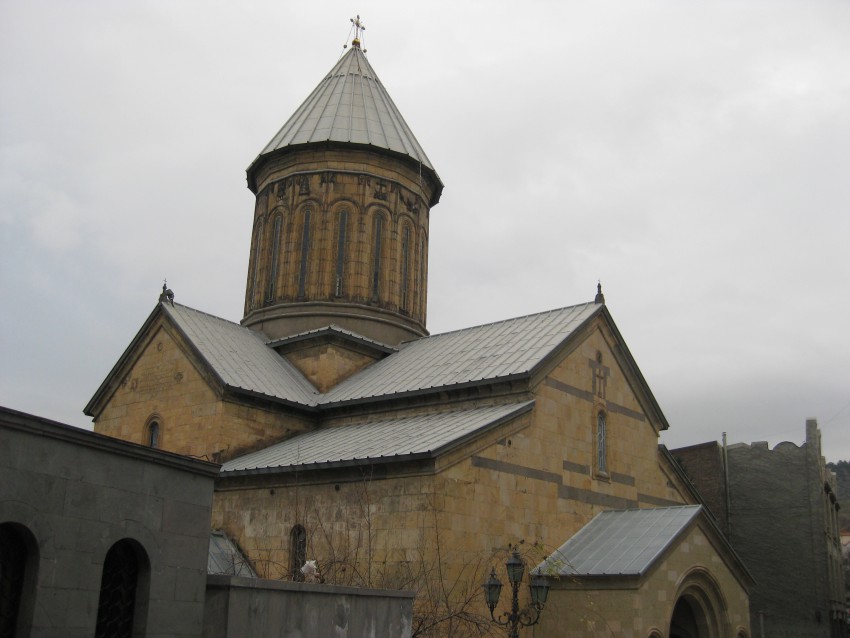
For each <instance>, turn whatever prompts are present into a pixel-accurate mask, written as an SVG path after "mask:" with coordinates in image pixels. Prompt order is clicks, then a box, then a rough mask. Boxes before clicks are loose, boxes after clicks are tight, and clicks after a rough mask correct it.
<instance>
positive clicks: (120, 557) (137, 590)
mask: <svg viewBox="0 0 850 638" xmlns="http://www.w3.org/2000/svg"><path fill="white" fill-rule="evenodd" d="M149 571H150V563H149V561H148V557H147V554H146V552H145V550H144V548H143V547H142V546H141V545H140V544H139V543H138V542H137V541H135V540H133V539H130V538H125V539H122V540H120V541H118V542H117V543H115V544H114V545H113V546H112V547H110V548H109V551H108V552H107V553H106V557H105V559H104V562H103V574H102V576H101V584H100V598H99V600H98V608H97V627H96V629H95V638H107V637H109V638H134V637H135V636H141V635H144V626H145V617H146V615H147V602H148V601H147V596H148V591H147V589H148V582H149V581H148V579H149Z"/></svg>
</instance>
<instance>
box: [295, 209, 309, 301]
mask: <svg viewBox="0 0 850 638" xmlns="http://www.w3.org/2000/svg"><path fill="white" fill-rule="evenodd" d="M311 214H312V212H311V211H310V209H309V208H306V209H304V227H303V228H302V229H301V264H300V265H299V267H298V297H299V298H302V299H303V298H304V297H305V296H306V293H307V269H308V268H309V267H310V262H309V257H310V217H311Z"/></svg>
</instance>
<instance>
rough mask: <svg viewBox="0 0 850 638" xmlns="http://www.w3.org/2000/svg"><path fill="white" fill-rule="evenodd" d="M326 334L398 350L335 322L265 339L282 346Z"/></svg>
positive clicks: (269, 343)
mask: <svg viewBox="0 0 850 638" xmlns="http://www.w3.org/2000/svg"><path fill="white" fill-rule="evenodd" d="M327 334H337V335H339V336H341V337H343V338H345V339H349V340H351V341H355V342H358V343H364V344H366V345H368V346H370V347H374V348H375V349H376V350H381V351H383V352H395V351H396V350H398V348H395V347H393V346H391V345H388V344H386V343H381V342H380V341H375V340H374V339H369V338H368V337H364V336H363V335H361V334H357V333H356V332H354V331H352V330H348V329H347V328H343V327H342V326H338V325H336V324H335V323H332V324H330V325H327V326H325V327H323V328H314V329H313V330H305V331H304V332H298V333H296V334H294V335H289V336H287V337H281V338H280V339H275V340H273V341H271V340H269V341H266V344H267V345H269V346H271V347H272V348H277V347H279V346H283V345H286V344H289V343H293V342H296V341H303V340H305V339H310V338H311V337H315V336H320V335H327Z"/></svg>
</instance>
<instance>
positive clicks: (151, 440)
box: [147, 421, 159, 447]
mask: <svg viewBox="0 0 850 638" xmlns="http://www.w3.org/2000/svg"><path fill="white" fill-rule="evenodd" d="M147 439H148V440H147V444H148V445H149V446H150V447H159V421H151V422H150V423H149V424H148V437H147Z"/></svg>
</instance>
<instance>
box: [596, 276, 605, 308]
mask: <svg viewBox="0 0 850 638" xmlns="http://www.w3.org/2000/svg"><path fill="white" fill-rule="evenodd" d="M593 303H600V304H604V303H605V295H603V294H602V282H601V281H600V282H599V283H597V284H596V298H595V299H594V300H593Z"/></svg>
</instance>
